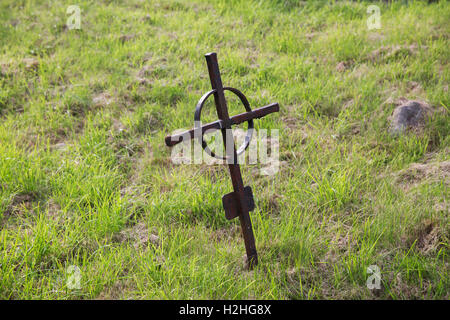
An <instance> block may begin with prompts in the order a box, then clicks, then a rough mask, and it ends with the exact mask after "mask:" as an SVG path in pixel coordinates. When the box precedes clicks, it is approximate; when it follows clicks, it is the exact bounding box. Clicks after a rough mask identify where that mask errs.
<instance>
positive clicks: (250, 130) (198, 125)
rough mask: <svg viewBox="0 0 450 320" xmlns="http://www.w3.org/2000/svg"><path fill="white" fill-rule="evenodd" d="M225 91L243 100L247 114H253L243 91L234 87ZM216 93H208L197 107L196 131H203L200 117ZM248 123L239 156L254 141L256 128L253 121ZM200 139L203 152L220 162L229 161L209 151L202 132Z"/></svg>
mask: <svg viewBox="0 0 450 320" xmlns="http://www.w3.org/2000/svg"><path fill="white" fill-rule="evenodd" d="M223 90H228V91H231V92H233V93H234V94H235V95H237V96H238V98H239V99H240V100H241V102H242V104H243V105H244V108H245V110H246V111H247V112H251V111H252V109H251V108H250V104H249V103H248V100H247V98H246V97H245V95H244V94H243V93H242V92H241V91H239V90H238V89H235V88H232V87H224V88H223ZM215 92H216V89H213V90H211V91H208V92H207V93H205V94H204V95H203V96H202V97H201V98H200V100H199V101H198V103H197V106H196V108H195V115H194V130H200V131H201V130H202V129H201V127H202V125H201V120H200V115H201V112H202V108H203V105H204V104H205V102H206V100H207V99H208V98H209V96H211V95H212V94H213V93H215ZM247 122H248V128H247V134H246V136H245V139H244V143H243V144H242V145H241V146H240V147H239V149H238V150H237V152H236V153H237V155H240V154H242V153H243V152H244V151H245V150H246V149H247V148H248V146H249V145H250V140H251V139H252V135H253V128H254V126H253V119H250V120H248V121H247ZM222 123H223V122H222ZM231 125H233V123H232V122H231V123H230V128H231ZM225 126H226V125H225ZM198 139H199V142H200V145H201V146H202V148H203V150H205V152H206V153H207V154H209V155H210V156H211V157H214V158H216V159H220V160H227V157H223V156H217V155H216V154H215V153H214V152H213V151H211V149H209V147H208V144H207V143H206V141H205V140H204V139H203V132H201V135H200V136H199V137H198ZM233 145H234V144H233Z"/></svg>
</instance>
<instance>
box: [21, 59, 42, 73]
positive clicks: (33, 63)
mask: <svg viewBox="0 0 450 320" xmlns="http://www.w3.org/2000/svg"><path fill="white" fill-rule="evenodd" d="M22 63H23V64H24V66H25V70H27V71H30V70H37V68H38V67H39V60H38V59H36V58H25V59H23V60H22Z"/></svg>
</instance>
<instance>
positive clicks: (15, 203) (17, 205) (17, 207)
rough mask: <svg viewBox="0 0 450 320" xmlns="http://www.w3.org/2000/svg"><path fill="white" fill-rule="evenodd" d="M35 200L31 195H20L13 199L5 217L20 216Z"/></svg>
mask: <svg viewBox="0 0 450 320" xmlns="http://www.w3.org/2000/svg"><path fill="white" fill-rule="evenodd" d="M35 200H36V195H35V194H33V193H21V194H17V195H15V196H14V197H13V199H12V201H11V203H10V204H9V206H8V207H7V208H6V212H5V213H6V215H7V216H9V215H17V214H19V215H20V214H22V213H23V211H24V209H26V210H29V209H31V207H32V204H33V202H34V201H35Z"/></svg>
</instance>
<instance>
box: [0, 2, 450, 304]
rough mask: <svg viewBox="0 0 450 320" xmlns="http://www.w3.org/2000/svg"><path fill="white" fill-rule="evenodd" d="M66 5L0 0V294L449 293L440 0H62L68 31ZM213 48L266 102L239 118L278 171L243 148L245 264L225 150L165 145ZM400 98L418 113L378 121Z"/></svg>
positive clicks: (448, 57) (188, 108)
mask: <svg viewBox="0 0 450 320" xmlns="http://www.w3.org/2000/svg"><path fill="white" fill-rule="evenodd" d="M374 3H375V4H377V5H379V6H380V9H381V29H380V30H368V28H367V26H366V20H367V18H368V14H367V13H366V10H367V7H368V6H369V5H370V4H374ZM70 4H72V3H66V2H59V1H12V0H6V1H2V2H1V4H0V21H1V23H0V48H1V49H0V64H1V73H0V228H1V230H0V298H2V299H80V298H81V299H97V298H100V299H102V298H106V299H108V298H115V299H128V298H133V299H143V298H145V299H194V298H198V299H249V298H250V299H343V298H346V299H361V298H367V299H372V298H373V299H390V298H393V299H406V298H409V299H416V298H417V299H449V292H450V276H449V270H450V267H449V244H448V239H449V231H450V228H449V225H450V224H449V207H448V200H449V190H450V189H449V175H450V174H449V160H450V157H449V146H450V138H449V135H448V133H449V118H448V106H449V104H450V103H449V102H450V101H449V97H450V95H449V93H448V83H449V61H450V51H449V50H448V48H449V45H450V43H449V39H448V37H449V32H448V31H449V30H450V5H449V3H448V1H439V3H433V4H428V3H427V2H426V1H395V2H393V3H392V4H386V3H385V2H362V1H352V2H346V1H307V2H302V3H300V4H299V2H298V1H291V0H289V1H288V0H285V1H281V0H280V1H275V0H259V1H256V0H255V1H244V0H242V1H237V0H235V1H224V0H222V1H206V0H205V1H202V0H198V1H181V0H179V1H172V0H171V1H168V0H155V1H138V0H134V1H78V2H77V4H78V5H79V6H80V8H81V10H82V13H81V30H67V28H65V24H66V20H67V18H68V16H69V15H68V14H66V9H67V7H68V6H69V5H70ZM123 36H129V37H128V39H124V38H123ZM121 37H122V38H121ZM377 50H378V51H377ZM211 51H216V52H217V53H218V59H219V64H220V67H221V71H222V80H223V83H224V85H227V86H232V87H235V88H238V89H240V90H241V91H242V92H244V93H245V94H246V95H247V97H248V99H249V101H250V104H251V106H252V107H257V106H262V105H264V104H268V103H271V102H279V104H280V107H281V110H280V113H279V114H274V115H270V116H268V117H266V118H264V119H261V120H258V121H255V125H256V128H268V129H279V132H280V159H281V160H282V161H285V162H283V165H282V166H281V168H280V171H279V172H278V173H277V174H276V175H274V176H261V175H259V174H255V169H257V168H259V167H260V165H243V166H242V170H243V178H244V183H245V184H249V185H251V186H252V188H253V193H254V195H255V201H256V210H255V211H253V212H252V213H251V217H252V222H253V226H254V232H255V236H256V243H257V249H258V253H259V259H260V264H259V265H258V267H257V268H255V269H254V270H252V271H248V270H246V269H245V268H244V257H243V255H244V253H245V250H244V245H243V240H242V237H241V235H240V226H239V222H238V220H233V221H231V222H230V221H227V220H226V219H225V216H224V212H223V208H222V204H221V197H222V195H224V194H225V193H228V192H230V191H231V190H232V186H231V182H230V179H229V176H228V172H227V168H226V167H225V166H219V165H216V166H207V165H205V164H199V165H174V164H172V163H171V161H170V155H171V152H172V151H171V149H169V148H167V147H166V146H165V144H164V137H165V135H167V134H170V133H172V132H173V131H174V130H175V129H178V128H190V127H192V125H193V112H194V108H195V104H196V103H197V101H198V99H199V98H200V97H201V95H202V94H203V93H204V92H206V91H208V90H210V84H209V80H208V76H207V69H206V63H205V59H204V57H203V55H204V54H205V53H208V52H211ZM29 58H33V59H35V60H24V59H29ZM30 61H31V63H30ZM341 62H343V64H344V66H345V68H344V70H340V71H339V70H338V69H337V65H338V64H339V63H341ZM27 64H28V66H27ZM33 65H34V66H33ZM401 97H405V98H408V99H420V100H424V101H427V102H428V103H429V104H430V105H431V106H432V108H433V110H434V113H433V116H432V118H431V119H430V121H429V122H428V123H427V125H426V127H425V128H423V129H422V130H421V131H420V132H409V133H407V134H405V135H403V136H401V137H394V136H391V135H390V134H389V133H388V127H389V119H388V117H389V116H390V115H391V113H392V111H393V109H394V108H395V104H394V102H395V101H396V100H397V99H399V98H401ZM102 99H103V102H102ZM98 101H100V102H98ZM207 108H211V110H212V108H213V106H212V104H209V105H208V107H207ZM230 109H231V113H237V112H242V106H240V105H238V104H230ZM205 115H206V114H205ZM210 116H211V118H212V117H213V113H212V112H211V113H210ZM256 172H257V171H256ZM71 265H75V266H78V267H79V269H80V272H81V282H80V288H79V289H70V288H69V287H68V285H67V279H68V277H69V276H70V275H68V274H67V272H66V271H67V268H68V267H69V266H71ZM370 265H377V266H378V267H379V268H380V270H381V279H382V289H381V290H376V291H372V290H369V289H368V288H367V287H366V279H367V278H368V277H369V274H368V273H367V267H368V266H370Z"/></svg>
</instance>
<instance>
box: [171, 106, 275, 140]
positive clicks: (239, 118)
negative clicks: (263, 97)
mask: <svg viewBox="0 0 450 320" xmlns="http://www.w3.org/2000/svg"><path fill="white" fill-rule="evenodd" d="M279 110H280V106H279V105H278V103H271V104H269V105H267V106H264V107H261V108H257V109H254V110H252V111H250V112H244V113H240V114H238V115H235V116H232V117H231V118H230V120H231V124H240V123H242V122H245V121H248V120H251V119H258V118H262V117H264V116H266V115H268V114H271V113H274V112H278V111H279ZM222 128H223V121H222V120H217V121H214V122H211V123H208V124H205V125H204V126H202V127H201V130H202V132H201V134H202V135H203V134H204V133H205V132H206V131H207V130H211V132H212V131H214V130H220V129H222ZM197 130H198V129H197ZM194 133H195V129H191V130H188V131H185V132H182V133H179V134H175V135H173V136H167V137H166V138H165V142H166V145H167V146H168V147H173V146H174V145H176V144H178V143H180V142H182V141H184V139H193V138H194V137H195V136H194ZM197 134H198V133H197Z"/></svg>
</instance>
